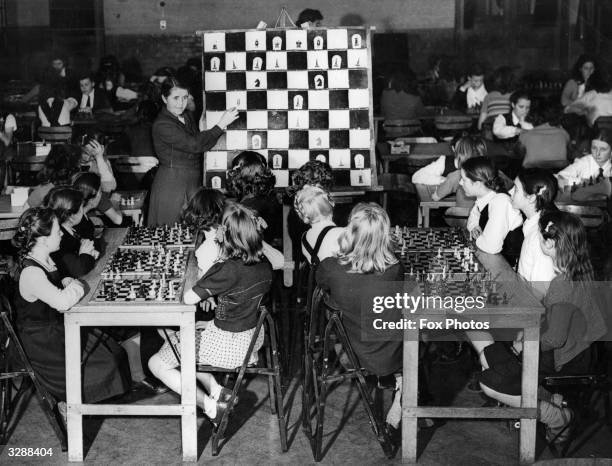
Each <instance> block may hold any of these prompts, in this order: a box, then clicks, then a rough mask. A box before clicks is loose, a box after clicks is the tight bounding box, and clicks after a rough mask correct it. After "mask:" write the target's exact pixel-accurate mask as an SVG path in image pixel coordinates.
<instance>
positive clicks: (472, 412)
mask: <svg viewBox="0 0 612 466" xmlns="http://www.w3.org/2000/svg"><path fill="white" fill-rule="evenodd" d="M476 256H477V258H478V259H479V260H480V262H481V263H482V264H483V265H484V267H485V268H486V269H487V271H489V272H491V274H492V277H493V278H494V279H495V280H496V281H497V282H503V285H504V289H506V288H511V290H512V292H511V294H510V295H509V296H510V302H509V304H507V305H503V304H501V305H498V306H492V305H486V306H485V308H484V309H472V310H466V311H465V312H463V313H462V314H459V313H456V312H454V311H453V310H447V311H445V310H442V309H440V310H436V309H426V310H425V311H424V312H423V313H422V315H420V316H419V315H417V314H411V315H408V316H406V317H408V318H413V319H417V321H418V318H419V317H421V318H427V319H428V320H429V321H433V322H444V321H445V319H446V318H456V319H459V320H466V321H468V322H469V321H470V320H474V321H477V322H489V324H490V326H491V328H515V329H523V332H524V337H525V339H524V345H523V368H522V401H521V407H520V408H481V407H468V408H465V407H453V406H444V407H431V406H418V374H419V330H418V328H417V329H415V330H405V331H404V368H403V393H402V459H403V460H404V461H405V462H416V460H417V431H418V428H417V420H418V418H420V417H423V418H425V417H429V418H460V419H517V418H518V419H520V420H521V428H520V445H519V460H520V462H521V463H533V461H534V460H535V445H536V423H537V402H538V400H537V395H538V359H539V351H540V343H539V340H540V319H541V316H542V314H543V312H544V308H543V307H542V305H541V304H540V302H539V301H538V300H537V299H536V298H535V297H534V295H533V293H532V292H531V290H530V286H529V285H528V284H527V283H526V282H524V281H522V280H520V279H519V277H518V275H517V274H516V273H515V272H514V271H513V270H512V268H511V267H510V265H509V264H508V263H507V262H506V260H505V259H504V258H503V257H502V256H501V255H498V254H494V255H492V254H486V253H482V252H477V253H476ZM415 316H416V317H415ZM417 327H418V326H417ZM473 447H474V448H476V447H477V445H474V446H473Z"/></svg>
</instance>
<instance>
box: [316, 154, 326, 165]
mask: <svg viewBox="0 0 612 466" xmlns="http://www.w3.org/2000/svg"><path fill="white" fill-rule="evenodd" d="M315 159H316V160H318V161H319V162H323V163H327V159H326V158H325V156H324V155H323V154H318V155H317V156H316V157H315Z"/></svg>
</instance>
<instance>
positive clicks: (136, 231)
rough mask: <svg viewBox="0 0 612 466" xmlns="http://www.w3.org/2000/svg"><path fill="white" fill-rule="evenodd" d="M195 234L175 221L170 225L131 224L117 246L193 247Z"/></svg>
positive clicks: (145, 247) (147, 247) (132, 247)
mask: <svg viewBox="0 0 612 466" xmlns="http://www.w3.org/2000/svg"><path fill="white" fill-rule="evenodd" d="M194 242H195V235H194V234H193V233H192V232H191V230H190V229H189V227H188V226H186V225H183V224H179V223H175V224H174V225H172V226H169V225H164V226H157V227H143V226H131V227H129V229H128V232H127V234H126V236H125V240H124V241H123V243H122V244H121V245H120V246H119V248H130V249H136V248H143V249H149V248H158V247H159V246H162V247H164V248H193V247H194V246H195V243H194Z"/></svg>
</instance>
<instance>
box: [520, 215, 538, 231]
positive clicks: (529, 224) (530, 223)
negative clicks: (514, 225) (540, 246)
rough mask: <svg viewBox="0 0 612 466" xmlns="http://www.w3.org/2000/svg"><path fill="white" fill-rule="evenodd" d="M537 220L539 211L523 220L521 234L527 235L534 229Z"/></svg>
mask: <svg viewBox="0 0 612 466" xmlns="http://www.w3.org/2000/svg"><path fill="white" fill-rule="evenodd" d="M539 222H540V212H537V213H536V214H535V215H534V216H533V217H531V218H528V219H526V220H525V221H524V222H523V234H524V235H525V236H527V235H528V234H529V233H531V232H532V231H534V229H535V228H537V226H538V223H539Z"/></svg>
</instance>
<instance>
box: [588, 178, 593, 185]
mask: <svg viewBox="0 0 612 466" xmlns="http://www.w3.org/2000/svg"><path fill="white" fill-rule="evenodd" d="M589 186H593V177H592V176H589Z"/></svg>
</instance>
